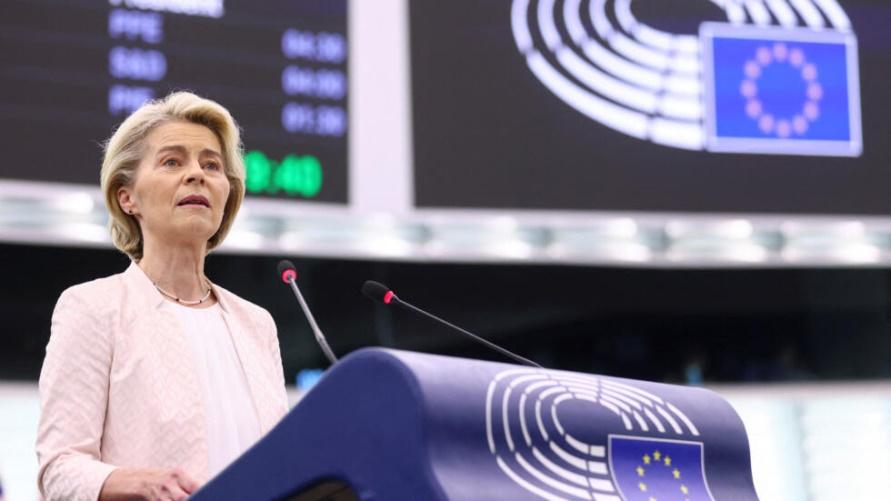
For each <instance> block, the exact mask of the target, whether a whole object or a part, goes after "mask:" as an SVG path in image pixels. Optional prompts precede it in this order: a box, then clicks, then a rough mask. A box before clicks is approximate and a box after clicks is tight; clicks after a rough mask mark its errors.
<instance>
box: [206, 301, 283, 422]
mask: <svg viewBox="0 0 891 501" xmlns="http://www.w3.org/2000/svg"><path fill="white" fill-rule="evenodd" d="M211 287H212V288H213V290H214V295H215V296H216V298H217V301H218V302H219V304H220V308H221V309H222V311H223V321H225V322H226V327H228V328H229V336H230V337H231V339H232V345H233V346H234V347H235V354H236V355H237V356H238V361H239V363H240V364H241V370H242V371H243V372H244V377H245V380H246V381H247V386H248V390H249V391H250V392H251V403H252V404H253V406H254V413H255V414H256V416H257V421H259V423H260V433H261V434H265V433H266V432H267V431H268V430H269V429H270V427H271V425H270V422H269V416H267V415H266V413H264V412H263V410H264V409H265V408H267V407H268V406H267V405H263V401H262V397H261V395H263V388H264V386H263V385H264V381H265V378H264V376H263V366H262V360H261V357H262V353H261V352H260V349H261V347H260V346H258V344H257V337H256V336H254V335H252V333H253V332H254V330H255V328H256V327H255V326H253V325H249V324H247V323H246V322H244V321H243V320H242V318H241V317H240V316H239V315H238V314H237V312H236V311H234V308H233V306H232V304H231V301H229V299H228V298H227V297H226V291H223V290H222V289H221V288H220V287H217V286H215V285H213V284H211Z"/></svg>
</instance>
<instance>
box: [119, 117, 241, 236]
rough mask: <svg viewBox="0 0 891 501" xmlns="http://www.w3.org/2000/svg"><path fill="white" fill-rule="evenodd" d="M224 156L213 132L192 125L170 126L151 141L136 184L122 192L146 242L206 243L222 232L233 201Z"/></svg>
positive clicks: (124, 205)
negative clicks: (224, 212) (221, 226)
mask: <svg viewBox="0 0 891 501" xmlns="http://www.w3.org/2000/svg"><path fill="white" fill-rule="evenodd" d="M222 153H223V150H222V148H221V147H220V141H219V140H218V139H217V136H216V135H215V134H214V133H213V132H212V131H211V130H210V129H208V128H207V127H205V126H203V125H198V124H194V123H190V122H170V123H166V124H163V125H160V126H158V127H156V128H155V129H153V130H152V131H151V132H150V133H149V134H148V135H147V136H146V138H145V153H144V155H143V157H142V162H140V164H139V168H138V169H137V172H136V179H135V181H134V182H133V185H132V186H129V187H123V188H121V189H120V190H119V191H118V200H119V201H120V203H121V207H122V208H123V209H124V211H125V212H127V211H128V209H132V210H133V214H134V216H135V217H136V218H137V219H138V220H139V225H140V227H141V229H142V235H143V239H144V240H145V241H146V243H148V241H149V240H157V241H158V242H159V243H162V244H176V243H197V242H201V243H205V244H206V242H207V240H208V239H210V237H212V236H213V235H214V233H216V232H217V230H218V229H219V227H220V223H221V222H222V220H223V211H224V209H225V207H226V200H227V199H228V197H229V179H228V178H227V177H226V174H225V171H224V165H223V155H222Z"/></svg>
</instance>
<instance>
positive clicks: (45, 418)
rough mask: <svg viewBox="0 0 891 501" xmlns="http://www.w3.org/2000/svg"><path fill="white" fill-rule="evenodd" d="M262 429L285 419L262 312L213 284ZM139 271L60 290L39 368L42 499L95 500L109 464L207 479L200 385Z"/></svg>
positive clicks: (273, 338)
mask: <svg viewBox="0 0 891 501" xmlns="http://www.w3.org/2000/svg"><path fill="white" fill-rule="evenodd" d="M213 291H214V294H215V295H216V297H217V299H218V301H219V304H220V307H221V309H222V312H223V319H224V320H225V322H226V325H227V326H228V327H229V331H230V332H231V333H232V340H233V344H234V345H235V351H236V353H237V354H238V359H239V360H240V361H241V366H242V368H243V369H244V374H245V376H246V379H247V383H248V388H249V389H250V393H251V396H252V401H251V402H245V405H253V407H254V409H255V410H256V412H257V417H258V419H259V421H260V428H261V433H264V434H265V433H266V432H267V431H269V429H270V428H272V427H273V426H274V425H275V424H276V423H277V422H278V421H279V419H280V418H281V417H282V416H283V415H284V414H285V413H286V412H287V410H288V403H287V396H286V394H285V386H284V377H283V372H282V362H281V355H280V353H279V347H278V337H277V335H276V328H275V323H274V322H273V320H272V316H270V315H269V312H267V311H266V310H264V309H263V308H260V307H259V306H256V305H254V304H252V303H249V302H248V301H245V300H244V299H241V298H239V297H238V296H236V295H234V294H232V293H231V292H229V291H227V290H225V289H223V288H222V287H218V286H213ZM164 301H165V299H164V298H163V296H162V295H161V294H160V293H159V292H158V291H157V289H155V287H154V285H152V283H151V281H150V280H149V278H148V277H147V276H146V275H145V274H144V273H143V272H142V269H140V268H139V267H138V266H136V264H131V265H130V267H129V268H128V269H127V270H126V271H125V272H124V273H120V274H117V275H112V276H110V277H106V278H101V279H98V280H93V281H92V282H87V283H83V284H80V285H76V286H74V287H71V288H69V289H68V290H66V291H65V292H63V293H62V295H61V297H59V301H58V303H57V304H56V309H55V312H54V313H53V321H52V333H51V336H50V340H49V344H48V345H47V347H46V358H45V359H44V362H43V369H42V370H41V373H40V385H39V386H40V407H41V409H40V425H39V428H38V432H37V458H38V461H39V463H40V470H39V473H38V485H39V486H40V491H41V493H42V494H43V495H44V497H45V498H46V499H47V501H51V500H66V501H67V500H72V501H74V500H85V501H93V500H95V499H97V498H98V496H99V492H100V490H101V489H102V484H103V483H104V482H105V479H106V477H108V475H109V474H110V473H111V472H112V470H114V469H115V467H119V466H126V467H143V468H145V467H150V468H176V467H179V468H182V469H184V470H185V471H186V472H187V473H188V474H190V475H191V476H193V477H194V478H196V479H197V480H198V481H200V482H204V481H206V480H207V461H208V458H207V437H206V430H205V419H204V406H203V405H202V395H201V387H200V386H199V382H198V377H197V375H196V372H195V370H194V368H193V361H192V358H191V355H190V352H189V347H188V346H187V344H186V340H185V339H184V337H183V332H182V330H181V328H180V327H179V324H178V322H177V321H176V319H175V318H173V317H172V316H171V315H170V314H169V313H166V312H165V311H164V310H162V309H160V308H159V307H160V305H161V304H163V302H164Z"/></svg>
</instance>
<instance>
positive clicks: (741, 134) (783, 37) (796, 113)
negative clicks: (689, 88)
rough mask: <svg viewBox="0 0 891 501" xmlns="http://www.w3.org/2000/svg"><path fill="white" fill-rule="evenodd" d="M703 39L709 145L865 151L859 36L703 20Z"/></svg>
mask: <svg viewBox="0 0 891 501" xmlns="http://www.w3.org/2000/svg"><path fill="white" fill-rule="evenodd" d="M700 38H701V40H702V47H703V63H704V67H703V75H704V91H705V95H704V97H705V109H706V116H705V125H706V134H707V145H708V149H709V150H711V151H726V152H741V153H749V152H752V153H759V152H760V153H788V154H811V155H839V156H859V155H860V153H861V152H862V140H861V131H860V95H859V79H858V65H857V40H856V38H855V37H854V35H853V34H851V33H840V32H819V31H813V30H808V29H782V28H764V27H755V26H746V27H740V26H732V25H728V24H719V23H704V24H703V25H702V27H701V28H700Z"/></svg>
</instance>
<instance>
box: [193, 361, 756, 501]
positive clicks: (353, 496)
mask: <svg viewBox="0 0 891 501" xmlns="http://www.w3.org/2000/svg"><path fill="white" fill-rule="evenodd" d="M190 499H194V500H197V501H205V500H230V499H231V500H254V499H256V500H278V499H286V500H300V501H309V500H312V501H321V500H330V501H347V500H362V501H365V500H380V501H399V500H411V501H428V500H429V501H436V500H511V501H517V500H526V499H528V500H541V499H545V500H552V501H553V500H592V501H621V500H624V501H632V500H633V501H637V500H642V501H651V500H657V501H670V500H679V501H701V500H705V501H725V500H730V501H737V500H738V501H749V500H757V499H758V498H757V495H756V494H755V489H754V486H753V483H752V474H751V462H750V458H749V446H748V440H747V438H746V432H745V428H744V427H743V423H742V421H741V420H740V419H739V417H738V416H737V414H736V412H734V410H733V409H732V408H731V407H730V405H729V404H728V403H727V402H726V401H725V400H724V399H722V398H721V397H720V396H718V395H717V394H715V393H713V392H710V391H707V390H704V389H700V388H690V387H683V386H673V385H666V384H658V383H650V382H645V381H634V380H627V379H620V378H613V377H606V376H595V375H588V374H579V373H572V372H565V371H557V370H547V369H535V368H527V367H522V366H516V365H509V364H502V363H494V362H483V361H476V360H466V359H459V358H452V357H444V356H436V355H425V354H418V353H411V352H403V351H395V350H385V349H364V350H359V351H357V352H354V353H352V354H350V355H349V356H347V357H345V358H344V359H342V360H341V361H340V362H339V363H337V364H336V365H335V366H334V367H332V368H331V369H330V370H329V371H328V373H327V374H326V375H325V376H324V377H323V378H322V380H321V381H319V383H318V384H317V385H316V386H315V387H314V388H313V389H312V390H311V391H310V392H309V393H307V394H306V396H305V397H304V398H303V399H302V400H301V402H300V403H299V404H298V405H297V406H296V407H295V408H294V409H293V410H292V411H291V412H290V413H289V414H288V415H287V416H285V417H284V418H283V419H282V421H281V423H279V424H278V426H276V427H275V428H274V429H273V430H271V431H270V432H269V433H268V434H267V435H266V436H265V437H264V438H263V439H262V440H260V441H259V442H258V443H257V444H256V445H255V446H254V447H252V448H251V449H250V450H248V451H247V452H245V454H243V455H242V456H241V457H240V458H238V459H237V460H236V461H235V462H233V463H232V464H231V465H230V466H229V467H228V468H227V469H226V470H224V471H223V472H222V473H220V475H218V476H217V477H215V478H214V479H212V480H211V481H210V482H208V483H207V484H206V485H205V486H204V487H203V488H202V489H201V490H200V491H198V492H197V493H195V494H194V495H193V496H192V497H190Z"/></svg>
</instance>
